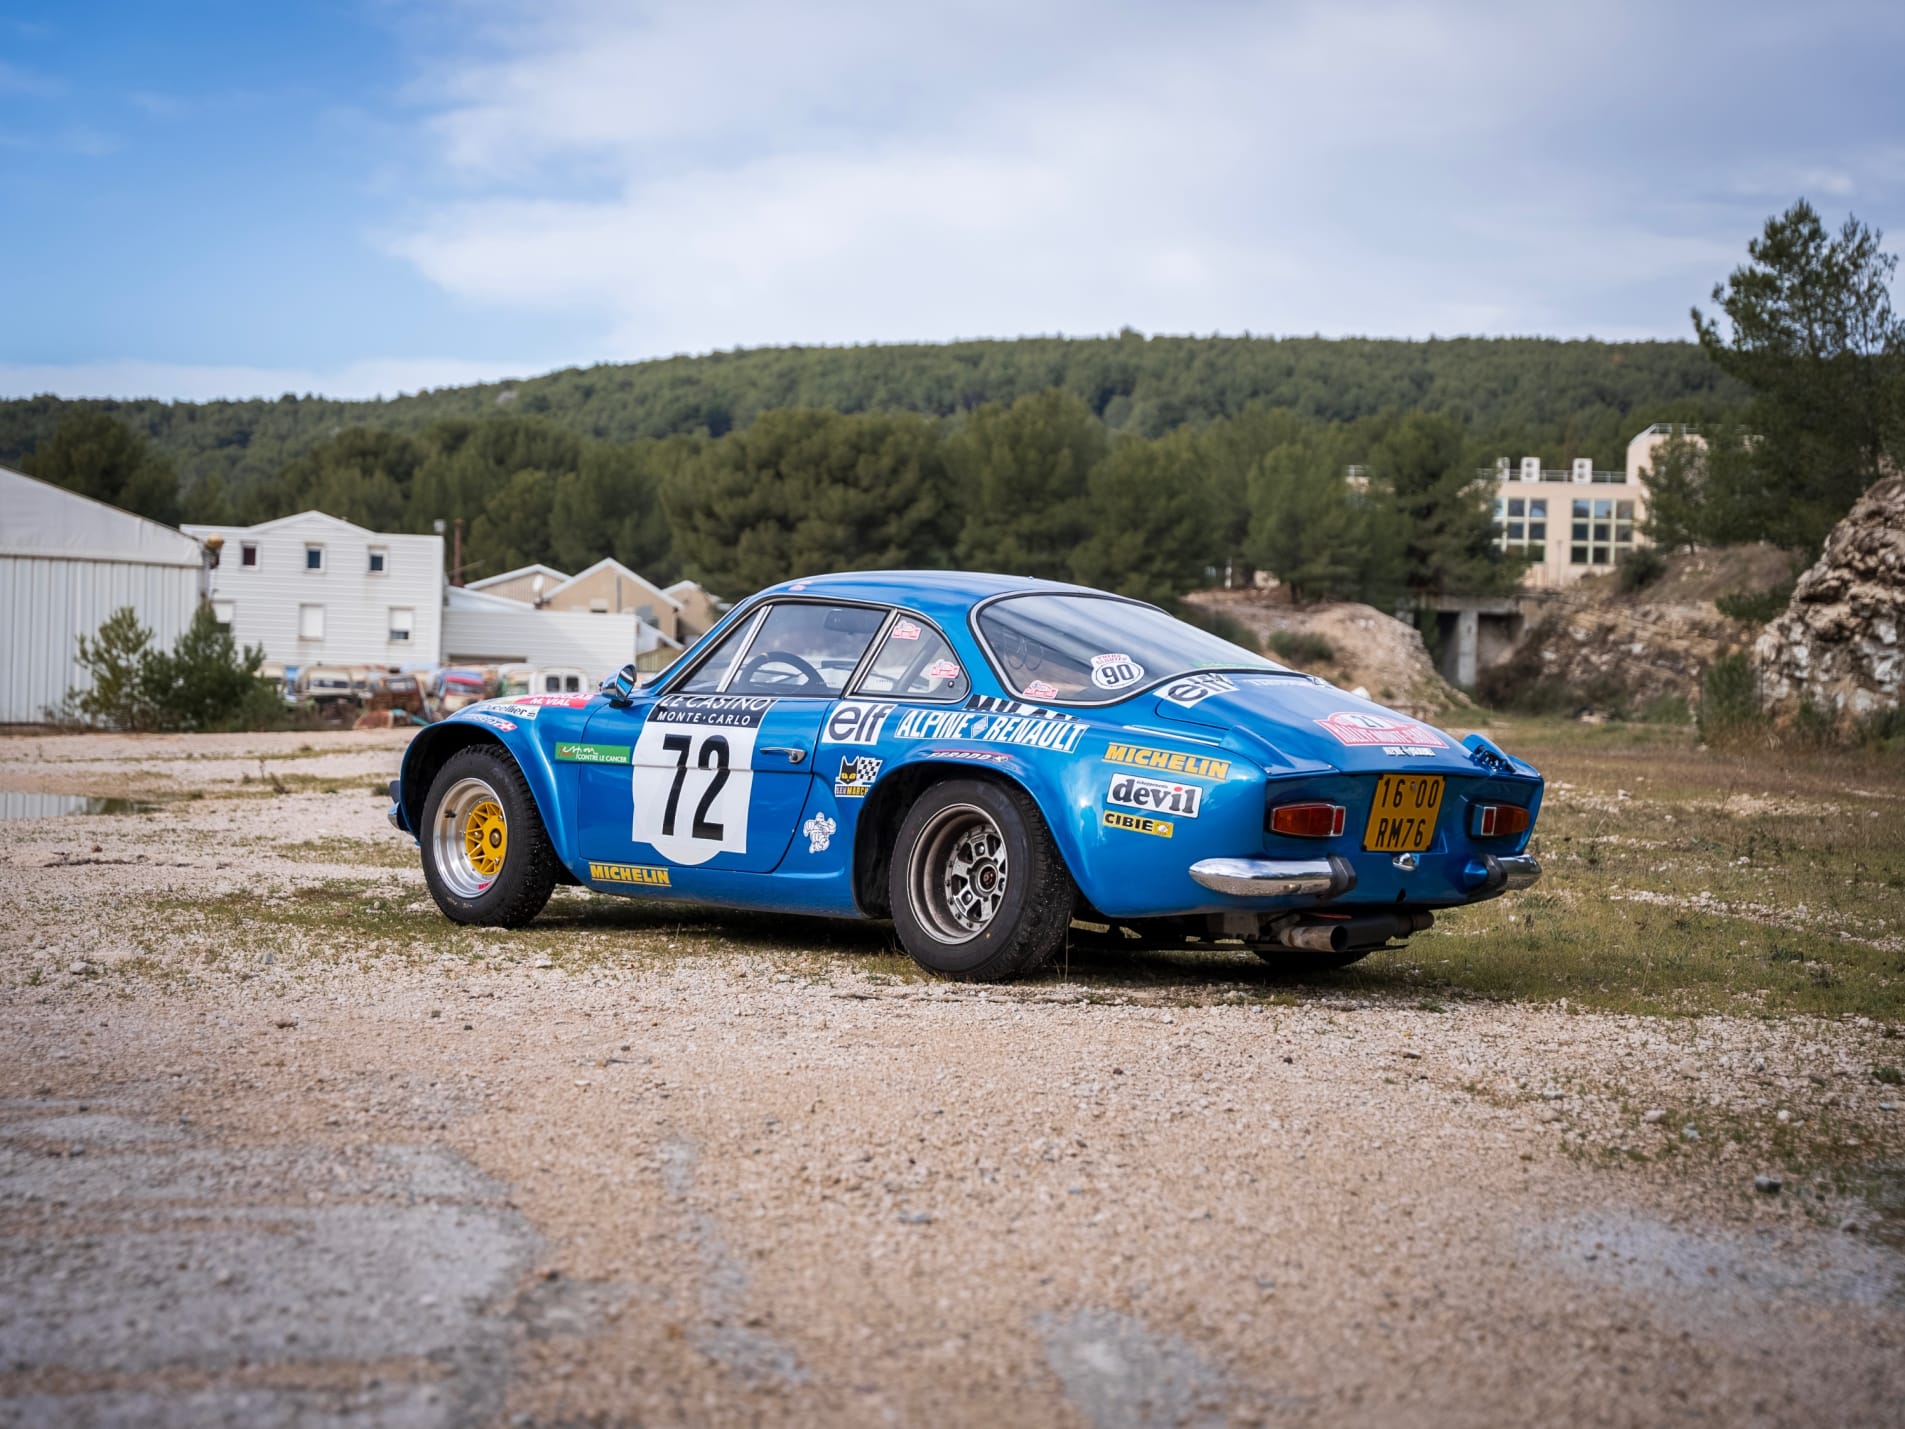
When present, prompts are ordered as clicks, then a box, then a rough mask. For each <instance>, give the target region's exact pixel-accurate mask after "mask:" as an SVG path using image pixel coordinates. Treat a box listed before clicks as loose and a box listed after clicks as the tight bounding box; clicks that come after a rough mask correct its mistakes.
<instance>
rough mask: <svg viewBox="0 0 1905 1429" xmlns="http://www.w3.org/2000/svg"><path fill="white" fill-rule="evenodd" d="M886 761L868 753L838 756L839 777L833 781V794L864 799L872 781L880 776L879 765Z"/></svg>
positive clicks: (845, 797)
mask: <svg viewBox="0 0 1905 1429" xmlns="http://www.w3.org/2000/svg"><path fill="white" fill-rule="evenodd" d="M885 762H886V761H885V760H883V759H875V758H874V757H873V756H872V755H870V754H843V755H841V756H840V777H839V778H837V779H835V780H834V781H833V796H834V798H836V799H864V798H866V796H867V790H869V789H871V788H872V787H873V781H874V780H875V779H878V778H879V777H880V766H881V765H882V764H884V763H885Z"/></svg>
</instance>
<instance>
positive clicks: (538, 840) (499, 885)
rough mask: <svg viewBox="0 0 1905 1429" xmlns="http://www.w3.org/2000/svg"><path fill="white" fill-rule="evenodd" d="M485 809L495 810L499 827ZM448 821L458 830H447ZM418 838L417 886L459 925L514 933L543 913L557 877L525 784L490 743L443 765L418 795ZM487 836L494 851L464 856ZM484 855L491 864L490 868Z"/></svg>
mask: <svg viewBox="0 0 1905 1429" xmlns="http://www.w3.org/2000/svg"><path fill="white" fill-rule="evenodd" d="M474 786H481V790H482V791H487V796H488V797H487V798H486V797H485V794H484V792H482V791H479V790H478V789H477V788H475V787H474ZM446 801H448V802H450V803H451V806H450V807H448V808H446V807H445V804H446ZM472 801H474V802H472ZM486 804H493V805H494V806H495V807H496V808H498V809H500V828H499V825H498V819H497V817H496V815H494V814H492V813H490V812H488V810H487V809H486V808H485V805H486ZM450 822H455V823H458V824H459V828H456V829H451V828H448V827H446V824H447V823H450ZM485 830H487V836H486V837H479V836H481V835H484V832H485ZM418 833H419V838H418V840H417V842H418V843H419V844H421V845H422V846H423V881H424V882H425V883H427V884H428V885H429V886H430V896H431V897H432V898H434V899H436V901H437V907H439V908H441V909H442V910H443V912H444V914H445V915H446V916H448V917H449V918H451V919H453V920H454V921H456V922H458V923H475V924H479V925H481V926H482V927H485V928H520V927H522V926H523V924H525V923H527V922H528V921H529V920H530V919H532V918H534V917H535V916H536V915H537V914H538V913H540V912H542V908H543V905H544V904H545V903H547V902H548V901H549V895H550V893H551V892H553V891H554V889H555V886H556V879H557V877H558V876H559V874H560V872H561V869H560V865H559V864H558V862H557V859H556V851H555V849H554V848H553V847H552V846H551V845H550V842H549V835H548V832H547V831H546V830H545V829H544V828H543V825H542V815H541V813H540V812H538V811H537V809H536V800H535V797H534V796H533V795H532V794H531V793H530V792H529V784H528V781H527V780H525V779H524V778H523V772H522V770H521V769H519V768H517V767H516V761H515V760H514V759H512V758H511V757H510V756H509V754H508V753H507V752H506V751H504V750H503V749H501V748H499V747H498V746H496V745H493V744H473V745H471V746H470V747H469V748H467V749H460V750H458V751H457V752H456V753H455V754H453V755H451V756H450V758H449V759H448V760H447V761H445V763H444V765H443V768H442V769H441V770H439V771H438V772H437V777H436V778H435V779H434V780H432V781H431V784H430V792H429V794H428V795H426V796H425V798H424V801H423V823H422V824H421V825H420V826H419V829H418ZM492 837H493V838H494V839H495V848H494V850H493V851H491V850H489V849H480V850H479V851H478V852H476V853H471V852H470V851H469V847H470V846H469V845H468V842H467V841H468V840H470V839H471V838H477V839H478V842H479V843H485V842H487V841H488V838H492ZM490 857H494V858H495V859H496V860H497V866H496V867H494V868H493V869H492V868H490V867H488V864H487V860H488V859H489V858H490Z"/></svg>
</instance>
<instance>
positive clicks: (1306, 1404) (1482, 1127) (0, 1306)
mask: <svg viewBox="0 0 1905 1429" xmlns="http://www.w3.org/2000/svg"><path fill="white" fill-rule="evenodd" d="M403 740H404V736H403V735H402V734H401V733H396V734H392V733H385V732H378V733H367V734H322V735H308V734H307V735H292V736H233V737H203V738H178V737H174V738H164V739H159V738H154V739H131V738H112V737H103V736H90V737H77V738H67V737H59V738H12V739H6V740H0V788H4V789H8V790H12V791H16V792H33V793H38V794H76V795H88V796H92V797H96V798H120V799H126V798H136V799H150V800H157V801H160V808H159V809H158V810H157V811H155V812H133V813H126V814H86V813H80V814H76V815H67V816H59V817H39V818H20V819H10V820H7V821H5V822H0V832H4V834H5V838H4V840H3V841H0V864H3V865H4V871H5V878H4V880H0V1425H7V1424H51V1423H59V1424H66V1423H97V1424H161V1425H169V1424H206V1423H210V1424H234V1425H236V1424H246V1425H253V1424H286V1425H292V1424H296V1425H312V1424H330V1423H334V1422H335V1423H390V1424H403V1425H411V1424H414V1425H431V1424H461V1423H486V1422H497V1423H505V1424H508V1423H525V1424H545V1423H547V1424H554V1423H606V1424H623V1423H628V1424H634V1423H657V1422H660V1423H684V1422H693V1423H715V1424H729V1423H734V1424H740V1423H758V1422H762V1421H774V1422H794V1423H827V1424H834V1423H848V1424H861V1423H865V1424H885V1423H902V1424H906V1423H917V1422H925V1421H928V1420H933V1421H939V1422H947V1423H956V1424H963V1423H988V1422H989V1423H1037V1424H1079V1425H1089V1426H1126V1425H1130V1426H1151V1425H1176V1424H1232V1423H1259V1422H1261V1423H1285V1422H1288V1423H1305V1424H1334V1423H1357V1424H1363V1423H1371V1422H1376V1423H1409V1424H1437V1425H1439V1424H1451V1425H1456V1424H1494V1423H1503V1422H1514V1423H1526V1422H1536V1421H1551V1422H1566V1423H1596V1424H1599V1423H1606V1424H1654V1423H1659V1422H1662V1421H1664V1420H1669V1419H1673V1420H1685V1421H1691V1422H1708V1421H1715V1422H1717V1421H1724V1422H1726V1423H1728V1424H1729V1425H1731V1424H1800V1423H1805V1424H1817V1423H1821V1422H1830V1423H1841V1424H1899V1423H1901V1422H1905V1411H1901V1408H1900V1406H1901V1404H1905V1254H1902V1253H1901V1250H1900V1248H1899V1247H1900V1244H1901V1240H1905V1237H1902V1236H1901V1234H1900V1233H1901V1231H1902V1230H1905V1225H1902V1224H1901V1222H1900V1220H1899V1219H1898V1216H1899V1210H1900V1207H1899V1203H1898V1202H1899V1194H1900V1181H1899V1176H1900V1171H1901V1168H1905V1130H1902V1128H1905V1112H1900V1111H1898V1110H1896V1109H1895V1108H1896V1106H1897V1104H1898V1102H1900V1101H1905V1093H1901V1092H1900V1091H1899V1090H1898V1089H1896V1088H1892V1087H1887V1086H1885V1085H1882V1084H1879V1083H1875V1082H1874V1081H1873V1079H1872V1077H1871V1075H1870V1070H1871V1068H1872V1067H1873V1066H1875V1065H1881V1064H1896V1063H1897V1062H1899V1061H1900V1060H1901V1052H1905V1044H1902V1043H1900V1042H1899V1041H1897V1040H1895V1036H1894V1035H1892V1034H1895V1032H1896V1029H1891V1028H1886V1027H1881V1026H1877V1025H1874V1024H1871V1023H1869V1022H1864V1021H1860V1020H1857V1019H1845V1020H1839V1021H1832V1022H1827V1021H1817V1020H1807V1019H1798V1018H1793V1019H1785V1020H1779V1021H1769V1020H1760V1019H1747V1018H1697V1019H1696V1018H1685V1019H1646V1018H1632V1017H1609V1016H1598V1015H1588V1014H1582V1013H1579V1012H1578V1011H1570V1010H1569V1009H1567V1008H1566V1007H1561V1006H1556V1007H1528V1006H1502V1005H1489V1004H1478V1003H1468V1002H1463V1003H1456V1004H1452V1005H1450V1006H1447V1007H1439V1006H1436V1005H1434V1004H1419V1003H1416V1002H1413V1001H1410V1000H1407V999H1405V998H1403V997H1401V996H1384V997H1374V998H1372V997H1367V996H1360V995H1356V994H1355V992H1354V984H1353V983H1352V982H1347V981H1345V980H1344V979H1342V978H1340V977H1337V978H1328V977H1325V978H1319V979H1316V980H1314V981H1312V982H1309V983H1307V984H1303V983H1297V984H1288V983H1285V984H1272V985H1270V986H1269V987H1268V988H1266V986H1265V985H1264V983H1263V982H1262V980H1261V978H1258V979H1257V980H1254V981H1253V980H1251V979H1250V978H1248V977H1245V976H1244V975H1243V974H1242V973H1241V972H1240V973H1238V974H1237V975H1236V976H1227V975H1225V974H1223V973H1222V972H1221V971H1220V972H1218V973H1213V974H1211V975H1209V976H1207V977H1205V978H1203V979H1202V980H1195V979H1189V980H1187V979H1185V978H1177V979H1175V980H1170V979H1167V980H1163V981H1159V980H1156V979H1153V980H1148V981H1147V980H1138V981H1133V980H1132V979H1129V978H1124V977H1119V976H1116V975H1113V974H1112V973H1110V972H1108V971H1106V969H1105V965H1103V964H1102V963H1101V964H1097V965H1093V966H1091V967H1088V968H1087V969H1086V970H1085V971H1083V972H1082V973H1081V972H1080V971H1079V970H1078V969H1076V968H1075V969H1073V971H1072V972H1071V974H1070V975H1069V977H1067V976H1063V975H1061V976H1055V977H1054V978H1052V979H1050V980H1046V981H1042V982H1039V983H1035V984H1030V985H1026V986H1021V987H1015V988H1009V989H982V988H968V987H953V986H948V985H943V984H937V983H932V982H926V981H923V980H918V979H915V978H913V977H911V976H909V975H907V974H906V972H905V970H904V969H903V968H902V967H900V966H899V965H898V964H897V963H896V962H895V960H894V959H893V958H892V956H891V955H890V953H889V952H888V951H887V950H886V945H885V942H884V939H883V936H882V935H881V934H880V933H879V932H878V931H877V930H875V931H871V932H869V931H865V930H855V929H852V928H842V927H840V926H839V925H831V924H816V925H813V927H812V928H811V929H807V928H801V927H796V928H793V929H789V928H787V927H785V926H778V925H773V924H764V923H763V922H761V921H760V920H747V919H741V918H732V919H723V918H700V917H691V916H689V915H683V914H677V913H673V912H668V913H652V912H648V911H645V910H642V909H630V908H629V906H628V905H620V904H611V903H607V902H604V901H601V900H595V901H590V900H587V899H585V898H584V897H583V896H582V895H577V894H571V895H565V896H564V897H563V898H560V899H558V901H557V903H556V904H555V905H553V907H552V913H551V915H550V916H549V918H548V919H547V920H546V923H547V926H546V927H544V926H543V925H538V928H535V929H531V930H527V931H525V932H524V933H520V934H511V935H505V934H493V933H481V934H470V933H464V932H459V931H455V930H450V929H449V928H448V927H447V925H443V924H441V922H440V920H438V919H436V918H435V915H434V914H431V913H429V912H428V910H427V908H426V907H424V906H423V900H424V895H423V893H422V888H421V879H420V876H419V875H417V874H416V872H415V871H414V863H413V861H412V853H406V852H405V851H404V846H403V845H401V844H400V841H399V840H398V839H397V838H396V837H395V836H394V835H392V834H391V833H390V831H389V830H388V828H387V826H386V825H385V824H384V822H383V803H382V802H381V801H380V800H377V799H374V798H372V797H371V796H370V793H371V790H372V789H373V787H375V786H376V785H378V784H379V783H380V782H381V781H382V780H383V779H386V778H388V777H389V775H390V773H391V772H393V771H394V768H395V765H396V761H397V758H398V756H399V753H400V750H401V748H402V744H403ZM261 759H262V760H263V763H262V765H261ZM274 779H275V781H276V782H275V783H274ZM280 791H282V792H280ZM339 889H343V890H344V892H343V893H342V894H340V893H339V891H338V890H339ZM340 897H342V898H344V899H345V900H346V902H347V906H349V907H350V908H351V909H352V919H353V921H351V922H349V924H348V927H346V928H344V929H342V930H340V928H339V927H338V925H337V924H338V915H337V912H336V910H337V908H338V906H339V904H338V899H339V898H340ZM358 904H361V905H362V908H363V910H364V911H363V912H362V915H361V916H362V921H361V923H360V922H359V921H355V920H356V919H357V918H358V913H357V911H356V905H358ZM301 910H309V912H308V916H307V915H306V914H305V913H303V912H301ZM810 934H811V936H810ZM1253 961H1254V960H1253ZM1888 1108H1889V1109H1888ZM1656 1113H1658V1114H1656ZM1782 1113H1783V1114H1784V1119H1783V1120H1782V1119H1781V1114H1782ZM1827 1145H1829V1146H1830V1147H1831V1150H1832V1154H1831V1157H1830V1158H1829V1159H1827V1160H1822V1159H1821V1157H1822V1156H1823V1154H1824V1153H1823V1152H1822V1151H1820V1149H1819V1148H1821V1147H1825V1146H1827ZM1756 1176H1776V1177H1778V1178H1780V1180H1781V1182H1782V1185H1781V1189H1780V1190H1778V1191H1777V1192H1769V1191H1761V1190H1756V1189H1755V1185H1754V1180H1755V1177H1756Z"/></svg>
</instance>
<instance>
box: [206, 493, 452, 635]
mask: <svg viewBox="0 0 1905 1429" xmlns="http://www.w3.org/2000/svg"><path fill="white" fill-rule="evenodd" d="M180 529H181V530H182V531H184V533H185V534H186V535H188V536H192V537H195V538H196V539H198V540H199V541H202V542H205V543H206V544H207V545H210V544H211V542H212V540H213V538H214V537H216V538H218V539H219V541H220V542H222V544H221V545H220V547H219V551H218V565H217V567H216V568H215V569H213V570H212V571H211V572H210V576H209V585H210V590H209V592H208V597H209V599H210V600H211V603H212V610H213V612H214V613H215V614H216V615H217V616H218V618H219V620H220V621H221V622H222V623H224V624H225V625H228V626H230V627H231V632H232V638H233V640H235V641H236V642H237V643H238V644H239V645H240V646H241V647H242V646H246V645H262V646H263V647H264V651H265V658H266V659H267V660H271V661H279V662H282V663H283V664H285V665H297V666H304V665H370V666H380V667H398V666H404V665H435V664H437V663H438V662H439V660H440V659H441V658H442V632H443V538H442V537H441V536H407V535H392V534H385V533H383V532H380V531H367V530H365V529H364V528H363V527H362V526H354V525H352V524H351V523H350V522H349V521H343V520H340V519H338V518H337V517H335V516H326V515H325V514H324V513H323V512H322V511H303V512H300V513H299V514H298V515H296V516H283V517H280V518H279V519H278V520H276V521H266V522H263V523H261V524H260V525H257V526H183V527H181V528H180Z"/></svg>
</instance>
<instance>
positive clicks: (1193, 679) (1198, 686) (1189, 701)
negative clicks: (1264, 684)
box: [1158, 675, 1237, 709]
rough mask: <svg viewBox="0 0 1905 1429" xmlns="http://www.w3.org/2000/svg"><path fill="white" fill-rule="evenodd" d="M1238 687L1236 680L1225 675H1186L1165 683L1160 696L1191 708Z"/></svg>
mask: <svg viewBox="0 0 1905 1429" xmlns="http://www.w3.org/2000/svg"><path fill="white" fill-rule="evenodd" d="M1236 688H1237V686H1236V684H1235V682H1233V681H1232V680H1231V679H1230V678H1229V677H1228V676H1225V675H1186V676H1184V677H1183V678H1182V679H1179V680H1172V681H1171V682H1170V683H1169V684H1167V685H1165V686H1164V688H1163V689H1161V690H1159V691H1158V696H1159V698H1161V699H1166V700H1169V701H1170V702H1171V703H1172V704H1174V705H1182V706H1184V707H1185V708H1186V709H1189V708H1190V707H1191V706H1192V705H1195V704H1198V703H1199V702H1201V701H1203V700H1207V699H1209V698H1210V697H1211V696H1212V695H1228V694H1232V693H1234V692H1235V690H1236Z"/></svg>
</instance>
